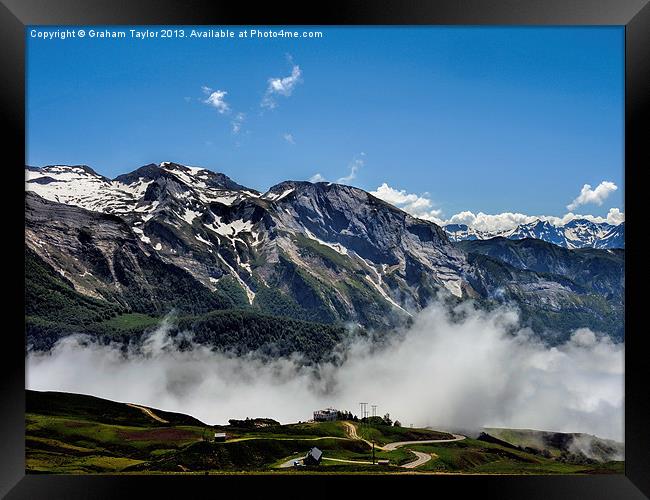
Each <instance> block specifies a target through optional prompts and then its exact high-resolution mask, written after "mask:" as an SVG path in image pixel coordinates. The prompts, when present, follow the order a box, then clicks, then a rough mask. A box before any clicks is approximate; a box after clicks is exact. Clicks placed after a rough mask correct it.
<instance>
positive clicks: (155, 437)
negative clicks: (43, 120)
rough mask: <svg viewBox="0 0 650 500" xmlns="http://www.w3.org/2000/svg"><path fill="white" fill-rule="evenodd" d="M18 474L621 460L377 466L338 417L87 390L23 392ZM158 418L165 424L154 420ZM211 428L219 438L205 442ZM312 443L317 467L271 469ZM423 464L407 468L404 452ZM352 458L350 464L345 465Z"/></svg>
mask: <svg viewBox="0 0 650 500" xmlns="http://www.w3.org/2000/svg"><path fill="white" fill-rule="evenodd" d="M26 401H27V408H26V436H25V444H26V470H27V472H28V473H124V474H129V473H136V474H141V473H200V474H204V473H206V472H209V473H260V472H265V473H272V474H300V473H313V472H321V473H360V472H362V473H368V472H372V473H402V472H406V471H409V470H416V471H418V472H445V473H449V472H456V473H468V472H469V473H517V474H531V473H535V474H538V473H545V474H556V473H581V474H582V473H604V472H606V473H622V471H623V462H608V463H601V464H577V463H571V462H567V461H560V460H555V459H552V458H547V457H545V456H541V455H539V454H535V453H528V452H526V451H523V450H518V449H513V448H512V446H510V447H509V446H504V445H501V444H496V443H488V442H484V441H479V440H474V439H469V438H468V439H465V440H464V441H458V442H451V443H438V444H416V445H408V446H405V447H401V448H397V449H396V450H393V451H383V450H381V449H376V450H375V458H376V459H379V460H381V459H388V460H390V465H387V466H377V465H372V463H368V462H371V461H372V449H371V447H370V445H368V444H367V443H366V442H365V441H362V440H359V439H352V438H351V437H350V435H349V434H348V430H347V427H346V424H345V423H343V422H323V423H314V422H307V423H297V424H288V425H280V424H277V423H274V422H273V421H270V420H262V419H258V420H250V421H243V423H242V422H241V421H239V422H235V424H236V425H223V426H209V425H206V424H204V423H202V422H200V421H199V420H197V419H195V418H193V417H191V416H188V415H183V414H179V413H172V412H166V411H163V410H158V409H154V408H146V409H144V408H143V407H133V406H129V405H128V404H125V403H117V402H113V401H107V400H104V399H101V398H96V397H92V396H84V395H79V394H69V393H57V392H45V393H43V392H34V391H27V395H26ZM161 420H166V422H161ZM355 425H357V432H358V433H359V434H360V435H362V436H371V437H372V438H373V439H376V440H377V441H380V440H381V441H382V442H394V441H405V440H408V441H410V440H414V439H416V440H422V439H432V438H433V439H436V438H445V437H446V436H447V435H446V433H441V432H438V431H432V430H429V429H410V428H409V429H406V428H401V427H390V426H385V425H378V424H363V425H358V424H356V423H355ZM215 431H220V432H226V434H227V436H228V438H227V440H226V442H214V441H212V440H210V439H209V438H210V436H212V435H213V434H214V432H215ZM313 446H317V447H318V448H319V449H321V450H322V451H323V457H324V458H323V461H322V462H321V466H320V467H317V468H313V467H301V468H293V467H290V468H279V466H280V465H281V464H283V463H286V462H287V461H292V460H295V459H299V458H301V457H303V456H304V455H305V454H306V452H307V451H308V450H309V449H310V448H312V447H313ZM411 450H415V451H420V452H423V453H427V454H429V455H430V456H431V457H432V460H430V461H428V462H426V463H425V464H423V465H421V466H420V467H418V468H417V469H406V468H403V467H402V465H405V464H407V463H409V462H412V461H413V460H415V458H416V456H415V454H414V453H413V451H411ZM350 461H351V462H352V463H351V462H350Z"/></svg>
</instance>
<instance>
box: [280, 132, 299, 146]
mask: <svg viewBox="0 0 650 500" xmlns="http://www.w3.org/2000/svg"><path fill="white" fill-rule="evenodd" d="M282 138H283V139H284V140H285V141H287V142H288V143H289V144H295V143H296V140H295V139H294V138H293V134H290V133H288V132H287V133H286V134H282Z"/></svg>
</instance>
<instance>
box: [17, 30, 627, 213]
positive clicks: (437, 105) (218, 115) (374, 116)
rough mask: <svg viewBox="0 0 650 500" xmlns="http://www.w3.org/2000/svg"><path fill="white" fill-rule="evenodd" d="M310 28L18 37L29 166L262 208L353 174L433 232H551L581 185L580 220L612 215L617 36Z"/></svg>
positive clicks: (620, 88)
mask: <svg viewBox="0 0 650 500" xmlns="http://www.w3.org/2000/svg"><path fill="white" fill-rule="evenodd" d="M53 29H54V28H52V27H47V28H40V29H39V30H38V31H40V32H43V31H52V30H53ZM113 29H117V28H113ZM119 29H127V30H128V28H124V27H119ZM184 29H185V32H186V35H187V34H188V33H189V31H190V29H191V28H189V27H184ZM202 29H203V27H202ZM231 29H232V30H233V31H235V32H236V33H238V32H239V31H241V30H242V29H245V27H242V28H231ZM273 29H274V30H276V31H277V30H279V29H280V28H278V27H274V28H273ZM291 29H294V28H291ZM309 29H310V30H316V31H322V32H323V37H322V38H319V39H302V38H301V39H290V40H287V39H281V38H274V39H268V38H263V39H250V38H248V39H239V38H235V39H190V38H189V37H187V36H186V37H185V38H183V39H178V38H174V39H160V38H158V39H145V40H141V39H132V38H130V37H129V36H127V38H126V39H117V40H115V39H91V38H89V37H85V38H83V39H79V38H69V39H66V40H60V39H54V40H43V39H41V38H32V37H31V36H30V32H31V29H30V28H28V29H27V31H26V35H27V51H28V52H27V140H28V142H27V152H26V155H27V158H26V161H27V163H28V164H30V165H36V166H41V165H47V164H87V165H90V166H91V167H93V168H94V169H95V170H97V171H98V172H100V173H102V174H104V175H106V176H109V177H114V176H116V175H118V174H120V173H124V172H127V171H131V170H133V169H135V168H136V167H138V166H140V165H143V164H146V163H151V162H155V163H158V162H161V161H166V160H170V161H176V162H179V163H183V164H188V165H198V166H204V167H207V168H210V169H212V170H215V171H220V172H224V173H225V174H227V175H229V176H230V177H232V178H233V179H234V180H236V181H237V182H239V183H241V184H244V185H247V186H249V187H253V188H256V189H258V190H261V191H265V190H266V189H267V188H268V187H270V186H271V185H273V184H275V183H278V182H280V181H282V180H286V179H310V178H311V177H312V176H313V175H314V174H316V173H319V174H320V175H321V176H322V177H323V178H325V179H327V180H328V181H336V180H337V179H340V178H344V177H346V176H349V174H350V172H351V169H352V167H353V166H354V167H356V168H355V176H353V177H352V178H349V180H348V181H346V182H349V183H350V184H353V185H355V186H358V187H361V188H363V189H366V190H368V191H376V190H377V188H378V187H379V186H381V185H382V184H383V183H386V185H387V188H388V189H390V190H393V191H394V192H393V191H390V192H389V191H388V190H387V189H384V193H388V194H387V196H388V198H391V197H392V199H394V200H396V202H397V201H398V200H400V199H402V198H400V196H403V197H406V196H408V195H411V198H409V200H411V201H407V200H406V198H404V200H403V201H402V204H403V205H404V206H411V205H412V202H415V203H416V205H417V203H419V202H418V200H426V201H427V202H428V205H427V207H426V209H427V213H430V214H436V216H439V217H440V218H441V219H445V218H449V217H451V216H452V215H453V214H457V213H459V212H463V211H471V212H473V213H478V212H481V211H482V212H485V213H487V214H499V213H502V212H518V213H523V214H534V215H540V214H544V215H549V216H563V215H564V214H566V213H567V212H568V211H569V210H568V209H567V205H569V204H571V202H572V201H573V200H575V199H576V198H577V197H578V195H579V194H580V192H581V189H583V186H584V185H585V184H589V185H590V186H591V190H589V189H588V190H587V191H586V192H585V194H584V196H583V197H582V198H581V200H582V202H578V203H577V205H575V206H574V208H573V211H574V212H576V213H583V214H593V215H595V216H602V217H605V216H606V215H607V213H608V211H609V210H610V209H611V208H619V209H620V210H621V211H623V209H624V207H623V187H624V186H623V165H624V163H623V161H624V158H623V152H624V149H623V146H624V121H623V120H624V114H623V112H624V107H623V104H624V100H623V99H624V60H623V56H624V32H623V28H621V27H592V28H496V27H493V28H474V27H467V28H461V27H413V28H408V27H402V28H395V27H386V28H353V27H343V28H309ZM297 30H298V31H299V32H302V31H304V29H303V28H297ZM296 68H298V70H297V71H296ZM292 72H293V73H292ZM292 75H293V77H292ZM274 78H276V79H278V80H276V86H275V87H273V86H272V85H271V84H270V81H269V80H270V79H274ZM282 78H284V79H285V80H284V81H282V80H281V79H282ZM203 87H207V88H209V89H210V90H204V89H203ZM269 88H272V89H275V90H272V91H269ZM217 91H225V92H227V94H225V95H223V94H217V95H216V96H215V95H213V96H212V101H210V100H209V99H208V98H209V97H210V95H211V94H212V93H213V92H217ZM223 103H225V104H223ZM271 103H273V104H274V105H275V107H274V108H272V109H271V106H270V104H271ZM225 106H227V108H226V107H225ZM240 114H243V115H244V117H243V119H239V130H238V131H234V130H233V124H234V123H235V122H238V117H241V116H242V115H240ZM235 128H236V127H235ZM603 182H609V183H612V184H603V185H601V183H603ZM599 185H601V188H599V190H596V187H597V186H599ZM612 185H615V186H616V187H617V189H615V190H614V189H613V188H612V187H611V186H612ZM402 190H403V193H401V194H399V192H400V191H402ZM395 193H398V194H395ZM599 203H600V204H599Z"/></svg>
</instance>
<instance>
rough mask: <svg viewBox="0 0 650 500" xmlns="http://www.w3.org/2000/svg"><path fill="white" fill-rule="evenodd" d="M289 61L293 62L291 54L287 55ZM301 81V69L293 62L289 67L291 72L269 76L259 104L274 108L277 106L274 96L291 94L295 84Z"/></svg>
mask: <svg viewBox="0 0 650 500" xmlns="http://www.w3.org/2000/svg"><path fill="white" fill-rule="evenodd" d="M288 59H289V62H291V63H292V64H293V60H292V59H291V56H288ZM301 81H302V71H301V70H300V66H298V65H297V64H293V66H292V68H291V74H290V75H289V76H285V77H284V78H269V79H268V86H267V88H266V92H265V93H264V97H263V98H262V102H261V104H260V105H261V106H262V107H263V108H267V109H274V108H276V107H277V102H276V100H275V98H276V96H278V95H281V96H284V97H289V96H290V95H291V94H293V91H294V89H295V88H296V86H297V85H298V84H299V83H300V82H301Z"/></svg>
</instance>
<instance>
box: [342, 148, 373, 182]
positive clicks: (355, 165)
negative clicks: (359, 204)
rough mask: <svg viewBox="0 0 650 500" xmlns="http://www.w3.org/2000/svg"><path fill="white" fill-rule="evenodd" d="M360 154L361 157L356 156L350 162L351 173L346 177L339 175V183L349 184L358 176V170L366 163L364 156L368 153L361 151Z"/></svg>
mask: <svg viewBox="0 0 650 500" xmlns="http://www.w3.org/2000/svg"><path fill="white" fill-rule="evenodd" d="M359 156H360V158H355V159H354V160H352V163H350V165H349V167H350V173H349V174H348V175H346V176H345V177H339V178H338V179H337V180H336V182H337V183H338V184H348V183H349V182H351V181H353V180H354V179H356V178H357V171H358V170H359V169H360V168H361V167H363V166H364V165H365V164H366V162H365V160H364V159H363V157H365V156H366V153H360V154H359Z"/></svg>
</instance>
